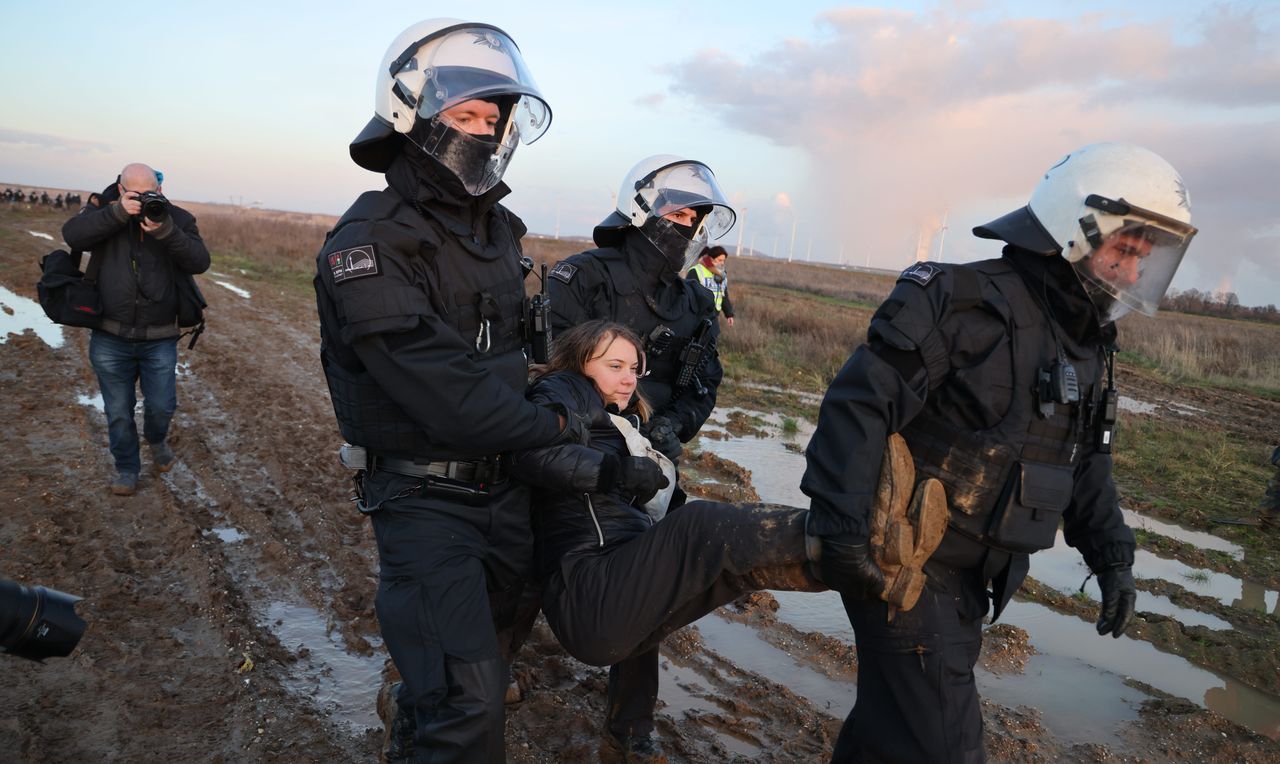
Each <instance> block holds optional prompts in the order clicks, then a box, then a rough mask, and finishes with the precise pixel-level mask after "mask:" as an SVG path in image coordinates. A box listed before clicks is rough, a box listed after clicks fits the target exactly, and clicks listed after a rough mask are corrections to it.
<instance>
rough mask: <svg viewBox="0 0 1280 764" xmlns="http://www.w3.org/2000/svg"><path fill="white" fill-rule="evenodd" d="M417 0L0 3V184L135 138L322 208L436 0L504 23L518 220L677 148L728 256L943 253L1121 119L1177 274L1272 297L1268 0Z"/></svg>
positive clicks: (352, 178)
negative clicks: (1162, 191) (1162, 174)
mask: <svg viewBox="0 0 1280 764" xmlns="http://www.w3.org/2000/svg"><path fill="white" fill-rule="evenodd" d="M423 8H424V7H423V6H420V5H415V6H412V7H411V6H410V5H408V4H406V5H405V6H404V7H401V8H397V7H387V8H385V9H379V10H378V11H377V12H370V11H369V10H368V6H367V5H365V4H355V3H350V4H348V3H335V2H324V1H323V0H315V1H314V2H308V3H300V2H278V3H263V2H257V3H247V2H221V3H218V4H216V5H214V4H207V3H200V4H196V3H187V2H170V3H166V4H164V5H162V6H155V8H154V11H146V10H144V9H142V8H138V9H136V10H130V11H129V12H127V13H122V12H121V11H120V9H119V7H118V6H113V5H111V4H104V3H100V2H99V3H89V2H63V3H19V2H16V1H15V0H0V28H2V29H4V30H6V32H5V34H4V38H5V46H6V54H7V55H6V58H7V60H9V61H11V62H19V61H20V62H23V63H22V65H21V66H10V67H7V68H6V70H5V71H4V73H3V74H0V183H3V184H10V183H21V184H27V185H33V186H52V187H59V188H79V189H84V190H96V189H100V188H102V187H103V186H105V185H106V184H107V183H109V182H110V181H111V180H112V179H113V178H114V177H115V175H116V174H117V173H118V172H119V171H120V168H121V167H122V166H123V165H124V164H126V163H128V162H131V161H142V162H146V163H149V164H151V165H153V166H154V167H156V168H158V169H160V170H162V171H163V172H164V174H165V183H164V190H165V192H166V193H167V194H168V195H169V196H171V197H173V198H174V199H179V200H183V199H185V200H193V201H210V202H230V203H243V204H250V203H258V204H261V205H262V206H265V207H269V208H274V209H287V210H298V211H304V212H321V213H328V214H340V213H341V212H342V211H343V210H344V209H345V208H346V206H347V205H348V204H350V202H351V201H352V200H353V199H354V198H355V197H356V196H357V195H358V194H359V193H360V192H361V191H363V190H366V189H369V188H377V187H380V186H381V185H382V179H381V178H380V177H379V176H377V175H375V174H373V173H370V172H368V171H365V170H362V169H360V168H359V167H357V166H356V165H355V164H353V163H352V162H351V160H350V158H349V157H348V154H347V144H348V143H349V142H350V141H351V139H352V138H353V137H355V135H356V134H357V133H358V132H359V131H360V129H361V128H362V127H363V126H364V124H365V123H366V122H367V121H368V119H369V118H370V117H371V116H372V115H373V104H374V86H375V82H376V78H377V67H378V64H379V63H380V61H381V60H382V57H383V53H384V52H385V50H386V47H387V45H388V44H389V43H390V42H391V40H392V39H393V38H395V37H396V35H398V34H399V33H400V32H401V31H402V30H403V29H405V28H406V27H408V26H409V25H411V24H413V23H414V22H417V21H421V20H422V19H423V18H426V17H428V16H427V15H426V14H430V15H438V16H452V17H456V18H463V19H468V20H475V21H484V22H487V23H491V24H494V25H496V26H498V27H500V28H502V29H504V30H505V31H506V32H508V33H509V34H510V35H511V36H512V37H513V38H514V39H515V41H516V43H517V44H518V45H519V46H520V48H521V51H522V53H523V55H524V59H525V62H526V63H527V64H528V66H529V68H530V70H531V71H532V72H533V76H534V78H535V79H536V80H537V83H538V85H539V88H540V89H541V91H542V93H543V95H544V96H545V97H546V99H547V101H548V103H549V104H550V106H551V109H552V113H553V119H552V124H551V127H550V129H549V130H548V132H547V134H546V135H545V136H544V137H543V138H542V139H541V140H539V141H537V142H536V143H534V144H532V145H529V146H521V147H520V149H519V150H518V151H517V152H516V155H515V158H514V160H513V161H512V164H511V167H510V169H509V170H508V172H507V175H506V181H507V182H508V184H509V185H510V186H511V187H512V189H513V193H512V195H511V196H510V197H509V198H508V206H510V207H511V209H512V210H513V211H514V212H515V213H516V214H518V215H520V216H521V217H522V218H524V220H525V221H526V223H527V224H528V225H529V228H530V230H531V231H533V232H534V233H541V234H548V235H555V234H557V233H558V234H559V235H561V236H589V235H590V231H591V228H592V226H594V225H595V224H596V223H597V222H599V221H600V220H601V219H603V218H604V217H605V215H606V214H607V213H608V212H609V211H610V210H611V209H612V208H613V204H614V199H615V195H616V193H617V188H618V185H619V183H620V182H621V180H622V178H623V176H624V175H625V174H626V172H627V170H628V169H629V168H630V167H631V166H632V165H633V164H635V163H636V162H638V161H639V160H640V159H642V158H644V157H646V156H649V155H652V154H676V155H680V156H685V157H689V158H694V159H698V160H701V161H703V162H705V163H706V164H708V165H709V166H710V167H711V168H712V170H713V171H714V172H715V174H716V177H717V180H718V181H719V183H720V186H721V187H722V188H723V189H724V191H725V193H726V194H727V195H728V196H729V197H730V201H731V202H732V203H733V205H734V207H735V208H736V210H737V212H738V216H739V224H738V225H737V226H736V227H735V228H734V229H733V230H731V231H730V232H729V233H728V234H726V235H725V236H724V237H723V238H722V239H721V242H720V243H722V244H725V245H727V246H728V248H729V250H730V252H731V253H732V252H735V251H736V250H737V248H738V247H739V246H741V247H742V248H743V249H744V250H746V249H754V250H756V251H758V252H760V253H762V254H768V255H773V256H777V257H788V256H790V257H791V258H793V259H794V260H798V261H804V260H812V261H815V262H817V261H825V262H843V263H847V264H852V265H859V266H870V267H874V268H886V269H899V268H903V267H905V266H906V265H908V264H909V263H910V262H912V261H913V260H915V259H916V258H917V257H918V256H924V257H928V258H929V259H934V260H943V261H946V262H966V261H971V260H977V259H982V258H985V257H993V256H996V255H997V254H998V253H999V245H998V243H996V242H989V241H983V240H979V239H976V238H974V237H973V236H972V235H971V234H970V229H971V228H972V227H973V226H974V225H977V224H980V223H983V222H986V221H987V220H990V219H992V218H994V217H997V216H999V215H1001V214H1003V213H1005V212H1007V211H1009V210H1012V209H1015V208H1017V207H1020V206H1022V205H1023V204H1025V203H1026V201H1027V199H1028V197H1029V196H1030V193H1031V191H1032V189H1033V188H1034V187H1035V184H1036V182H1037V181H1038V180H1039V178H1040V176H1041V173H1043V171H1044V170H1046V169H1048V168H1049V167H1050V166H1052V165H1053V164H1055V163H1056V162H1057V161H1058V160H1059V159H1060V158H1061V157H1062V156H1063V155H1065V154H1066V153H1068V152H1070V151H1071V150H1073V149H1076V148H1079V147H1080V146H1083V145H1086V144H1089V143H1095V142H1100V141H1123V142H1129V143H1135V144H1139V145H1142V146H1145V147H1147V148H1149V149H1151V150H1153V151H1155V152H1156V153H1158V154H1160V155H1161V156H1163V157H1164V158H1165V159H1167V160H1168V161H1169V162H1170V163H1171V164H1172V165H1173V166H1174V167H1175V168H1177V169H1178V171H1179V172H1180V173H1181V174H1182V176H1183V178H1184V180H1185V182H1186V186H1187V188H1188V189H1189V191H1190V196H1191V202H1192V223H1193V224H1194V225H1196V226H1197V227H1198V228H1199V229H1200V233H1199V234H1198V235H1197V237H1196V239H1195V241H1194V242H1193V243H1192V245H1191V248H1190V250H1189V253H1188V255H1187V257H1186V260H1185V261H1184V263H1183V266H1182V268H1181V269H1180V271H1179V273H1178V276H1177V277H1176V278H1175V280H1174V284H1173V285H1174V287H1175V288H1178V289H1188V288H1196V289H1200V290H1209V291H1219V290H1220V291H1232V292H1235V293H1236V294H1237V295H1238V297H1239V299H1240V301H1241V302H1242V303H1243V304H1245V305H1267V304H1280V3H1275V2H1269V1H1268V0H1255V1H1254V2H1246V1H1244V0H1241V1H1238V2H1236V1H1228V2H1220V3H1216V4H1212V3H1205V2H1191V1H1190V0H1159V1H1157V0H1131V2H1128V3H1113V2H1102V1H1100V0H1074V1H1073V2H1069V3H1062V2H1026V1H1024V0H1011V1H1009V2H984V1H982V0H949V1H945V2H892V3H881V4H878V5H858V6H853V5H840V4H836V3H831V2H818V1H816V0H789V1H788V2H786V3H776V2H732V3H730V2H719V1H718V0H714V1H713V0H705V1H704V2H701V3H687V2H681V3H676V2H667V0H650V1H649V2H647V3H643V4H635V3H626V4H623V3H610V2H603V1H597V2H544V3H532V2H519V3H517V2H507V1H506V0H492V1H491V2H487V3H483V4H477V3H474V2H468V3H463V2H437V3H432V4H430V6H429V7H428V8H427V9H426V10H425V11H424V10H423ZM211 9H214V10H211ZM477 9H481V10H482V11H483V13H484V14H485V15H484V17H482V18H481V17H475V16H474V15H473V12H474V11H476V10H477ZM730 267H732V266H730Z"/></svg>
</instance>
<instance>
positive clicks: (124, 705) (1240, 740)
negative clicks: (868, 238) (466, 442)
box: [0, 206, 1280, 762]
mask: <svg viewBox="0 0 1280 764" xmlns="http://www.w3.org/2000/svg"><path fill="white" fill-rule="evenodd" d="M61 220H62V218H61V216H58V215H54V214H52V212H41V211H36V212H29V211H24V210H13V209H6V208H5V207H3V206H0V284H2V285H3V286H5V287H7V288H8V289H10V290H12V291H13V292H16V293H17V294H18V295H20V296H24V297H28V298H34V296H35V290H34V282H35V280H36V278H37V275H38V274H37V267H36V262H37V260H38V258H39V256H40V255H42V254H43V253H44V252H46V251H47V250H48V249H50V248H51V245H52V242H49V241H47V240H45V239H43V238H38V237H35V236H32V235H31V234H30V233H29V232H30V231H36V232H44V233H48V234H52V235H53V236H54V237H55V239H56V238H57V232H58V229H59V227H60V224H61ZM215 270H216V269H215ZM200 281H201V286H202V287H203V289H204V292H205V294H206V296H207V298H208V301H209V303H210V307H209V310H208V316H209V320H210V327H209V330H208V331H207V332H206V334H205V335H204V337H202V338H201V339H200V342H199V344H198V345H197V347H196V348H195V349H194V350H186V349H185V345H184V349H183V350H182V352H181V353H180V363H181V374H180V376H179V388H178V389H179V400H180V408H179V412H178V415H177V418H176V421H175V424H174V429H173V435H172V442H173V445H174V448H175V450H176V451H177V453H178V455H179V458H180V464H179V465H178V466H177V467H176V468H175V469H174V470H173V471H172V472H170V473H168V474H166V475H163V476H161V475H159V474H157V473H155V472H154V471H153V470H152V469H151V468H150V465H149V463H148V462H147V460H146V454H145V452H144V472H143V476H142V482H141V485H140V489H139V492H138V494H137V495H136V496H133V497H129V498H121V497H114V496H112V495H110V493H109V492H108V490H107V483H108V481H109V479H110V475H111V462H110V457H109V455H108V453H107V448H106V431H105V426H104V423H103V417H102V414H101V413H100V411H98V410H97V409H95V408H94V407H93V406H92V405H86V404H85V403H82V402H81V401H80V400H79V398H80V396H87V397H90V398H91V397H92V396H94V395H95V394H96V391H97V387H96V382H95V380H94V378H93V375H92V372H91V370H90V368H89V364H88V360H87V355H86V353H87V334H86V333H85V332H84V331H81V330H67V331H66V332H65V337H66V341H65V344H63V345H62V346H61V347H58V348H51V347H50V346H49V345H47V344H46V343H45V342H44V341H42V340H40V339H38V338H37V337H35V336H34V335H33V334H31V333H29V332H28V333H26V334H23V335H21V336H10V337H9V338H8V340H7V341H6V342H3V343H0V422H3V425H2V426H3V431H2V433H3V442H4V453H5V470H4V472H5V478H4V479H3V480H0V574H2V575H5V576H7V577H9V578H13V579H16V580H18V581H20V582H23V583H28V584H44V585H47V586H50V587H53V588H57V589H61V590H63V591H67V592H72V593H75V594H78V595H80V596H82V597H84V598H85V599H84V601H83V602H82V603H81V604H80V605H79V612H80V614H81V615H82V616H83V617H84V619H85V620H86V621H87V622H88V624H89V627H88V630H87V632H86V633H85V636H84V638H83V640H82V641H81V643H80V646H79V647H78V649H77V650H76V652H75V653H74V654H73V655H72V656H71V657H70V658H67V659H54V660H50V661H48V662H47V663H46V664H44V665H39V664H35V663H31V662H27V661H23V660H19V659H15V658H9V657H2V656H0V666H2V667H3V668H4V670H5V674H6V677H5V680H4V681H3V682H0V760H2V761H24V762H25V761H30V762H63V761H127V762H142V761H174V760H181V759H187V760H193V761H202V762H205V761H208V762H239V761H282V762H284V761H287V762H309V761H310V762H338V761H374V760H376V758H377V755H378V750H379V745H380V741H381V736H382V733H381V729H380V728H378V727H377V726H376V725H377V721H376V718H373V717H371V716H370V711H371V709H372V705H373V700H372V693H373V692H375V691H376V689H377V688H376V686H374V685H376V684H377V679H376V669H377V667H378V665H379V664H380V660H381V658H382V656H383V654H384V653H383V651H382V649H381V647H380V646H379V645H380V642H379V640H378V638H377V625H376V622H375V619H374V613H373V594H374V588H375V585H376V563H377V560H376V552H375V549H374V546H373V543H372V535H371V532H370V529H369V526H368V523H367V522H366V521H365V520H364V518H363V517H361V516H360V515H359V514H358V513H357V512H356V511H355V510H354V508H353V507H352V505H351V504H350V503H349V502H348V501H347V500H346V497H347V496H348V494H349V490H348V477H347V475H346V473H344V472H343V470H342V469H341V468H340V467H339V465H338V464H337V460H336V458H335V455H334V454H335V449H336V445H337V443H338V435H337V432H336V429H335V426H334V422H333V415H332V411H331V409H330V406H329V401H328V396H327V392H326V387H325V384H324V379H323V376H322V374H321V370H320V367H319V364H318V362H317V346H318V337H317V330H316V322H315V317H314V305H313V298H312V296H311V295H310V294H309V293H307V292H306V291H305V290H301V289H298V288H297V287H287V286H286V287H276V286H272V285H270V284H268V283H265V282H258V283H254V282H250V281H245V280H243V279H241V278H238V276H237V275H236V274H226V275H206V276H203V277H201V280H200ZM216 281H224V282H227V283H230V284H232V285H234V286H236V287H239V288H240V289H243V290H247V291H248V292H250V294H251V296H250V297H248V298H246V297H243V296H240V295H238V294H236V293H234V292H233V291H231V290H229V289H227V288H224V287H223V286H220V285H219V284H217V283H215V282H216ZM725 403H726V404H732V403H733V401H732V400H726V401H725ZM1235 403H1236V402H1235V401H1233V400H1231V399H1223V400H1222V401H1221V402H1220V404H1218V405H1221V406H1222V407H1223V410H1224V411H1233V410H1235V409H1234V406H1235ZM1242 403H1243V406H1244V408H1243V409H1241V410H1240V411H1239V413H1238V416H1240V417H1249V416H1255V415H1256V413H1254V410H1253V409H1250V408H1249V406H1250V405H1252V404H1254V403H1256V401H1249V400H1246V401H1243V402H1242ZM1270 411H1271V413H1272V414H1274V413H1275V412H1274V409H1271V410H1270ZM697 473H698V474H699V475H700V476H702V477H704V478H708V479H713V480H715V481H716V482H717V484H719V485H721V486H725V485H729V486H735V485H736V486H738V488H737V489H734V490H740V491H741V492H742V493H741V496H742V497H743V498H746V497H749V496H750V493H748V492H749V491H750V486H749V485H748V484H746V481H748V480H749V476H748V475H742V474H735V473H733V472H732V466H731V465H723V464H718V463H717V462H716V460H715V459H714V458H704V459H701V460H699V461H698V463H697ZM716 490H718V491H723V490H730V489H725V488H718V489H716ZM735 498H737V496H735ZM772 611H773V603H772V598H771V597H770V596H769V595H767V594H762V595H757V596H755V597H752V598H750V599H748V600H747V601H744V602H742V603H739V604H738V606H735V607H730V608H726V609H725V610H724V612H723V617H725V618H727V619H730V620H733V621H736V622H740V623H746V624H748V625H749V626H751V627H752V628H754V629H757V630H758V631H759V633H760V634H761V636H762V637H763V638H764V639H765V640H766V641H768V642H771V643H772V644H774V645H777V646H779V647H782V648H783V649H785V650H786V651H787V652H789V653H791V654H792V655H794V656H798V657H800V658H801V659H802V660H804V661H805V662H807V663H809V664H810V665H812V666H813V667H814V668H815V669H816V670H818V671H820V672H822V673H824V674H826V675H827V676H830V677H832V678H834V679H837V680H841V681H853V678H854V677H855V676H856V655H855V653H854V651H853V650H852V649H851V648H850V647H849V646H848V645H846V644H845V643H843V642H841V641H839V640H836V639H833V638H830V637H826V636H823V635H818V634H805V633H800V632H797V631H796V630H795V629H794V628H792V627H790V626H788V625H786V624H782V623H780V622H778V621H777V619H776V618H775V617H774V616H773V612H772ZM298 613H302V614H312V615H314V617H315V619H316V620H317V622H318V623H319V624H321V626H322V631H324V630H327V632H328V634H329V637H327V639H330V640H332V641H333V642H335V643H337V644H340V645H342V646H343V647H345V649H346V650H347V651H349V652H350V653H351V654H353V655H355V656H357V657H359V656H364V657H363V658H360V659H359V660H358V661H357V663H358V670H352V669H348V668H343V667H342V666H341V665H333V664H334V662H332V661H331V662H330V665H325V664H324V662H323V661H320V660H319V659H320V658H321V657H322V656H321V649H322V648H323V647H324V645H323V644H317V640H316V639H315V638H314V637H313V638H311V639H310V640H309V641H306V643H305V644H304V643H303V641H300V640H298V639H297V638H296V637H291V636H287V635H288V634H289V633H290V632H289V631H288V628H287V627H288V626H289V624H286V623H284V622H283V621H284V620H285V619H286V618H289V617H290V615H289V614H298ZM281 614H283V616H282V615H281ZM1271 624H1272V626H1273V627H1274V620H1273V621H1271ZM1263 625H1265V623H1264V624H1263ZM996 629H997V630H993V632H992V633H991V634H990V636H989V638H988V640H987V649H986V654H985V655H984V659H983V660H984V665H987V666H988V667H991V668H992V669H993V670H1004V671H1018V670H1020V667H1021V665H1022V664H1023V662H1024V661H1025V660H1026V656H1027V654H1028V651H1029V650H1030V649H1032V648H1031V647H1030V646H1029V645H1028V644H1027V641H1026V638H1025V634H1020V633H1018V632H1019V630H1017V629H1016V628H1012V627H996ZM280 634H286V637H284V638H281V636H279V635H280ZM325 639H326V638H325V637H323V634H322V636H321V638H320V639H319V640H318V641H319V642H324V640H325ZM370 666H372V667H373V672H374V673H373V674H370V673H369V667H370ZM663 667H664V669H665V672H666V676H667V680H666V681H668V682H672V683H674V684H677V685H678V686H679V689H680V690H681V691H682V692H681V696H682V697H683V698H684V700H683V701H682V704H683V706H685V708H676V707H674V706H664V707H661V708H660V710H659V717H660V718H659V734H660V736H661V738H662V740H663V744H664V746H665V747H666V749H667V750H668V752H669V753H670V755H671V759H672V761H676V762H720V761H730V760H738V761H746V760H755V761H788V762H789V761H804V762H808V761H815V762H816V761H825V758H826V756H827V755H828V753H829V751H830V748H831V745H832V742H833V740H834V737H835V735H836V733H837V731H838V728H839V723H840V719H841V717H843V715H844V714H845V713H846V712H847V709H846V708H818V707H816V706H815V705H814V704H812V703H810V702H809V701H808V700H806V699H804V698H802V697H800V696H798V695H796V694H795V693H793V692H792V691H791V690H790V689H788V688H787V687H783V686H781V685H779V684H776V683H774V682H771V681H769V680H768V679H766V678H764V677H762V676H758V675H755V674H753V673H751V672H749V671H746V670H744V669H742V668H740V667H738V666H736V665H734V664H733V663H732V661H730V660H727V659H725V658H724V657H722V656H720V655H718V654H717V653H715V652H714V651H712V650H709V649H708V648H706V646H705V645H704V644H703V642H702V639H701V636H700V634H699V632H698V631H697V630H696V628H690V629H686V630H684V631H682V632H681V633H679V634H677V635H675V636H673V637H672V638H671V639H669V640H668V642H667V644H666V645H664V662H663ZM360 671H363V672H364V673H363V674H361V673H360ZM357 676H360V677H363V678H362V679H356V677H357ZM514 676H515V677H516V680H517V682H518V684H519V686H520V688H521V691H522V696H523V698H522V700H520V701H519V702H518V703H515V704H512V705H510V706H508V712H509V713H508V728H507V729H508V734H507V740H508V753H509V758H510V759H511V760H512V761H515V762H558V761H569V762H573V761H593V760H594V759H595V753H594V751H595V744H596V740H597V735H598V732H597V730H598V724H599V720H600V719H601V717H602V715H603V697H604V696H603V691H604V678H605V672H604V670H602V669H596V668H590V667H586V666H584V665H582V664H580V663H578V662H577V661H575V660H573V659H572V658H569V657H568V656H567V655H566V654H565V653H564V652H563V651H562V650H561V649H560V648H559V647H558V646H557V645H556V643H555V641H554V638H553V637H552V636H551V635H550V633H549V631H548V630H547V629H546V628H545V626H541V625H540V626H539V628H538V629H536V630H535V634H534V636H533V638H532V639H531V640H530V642H529V644H528V645H526V647H525V649H524V651H523V652H522V653H521V654H520V656H519V657H518V659H517V661H516V664H515V666H514ZM675 677H680V678H679V679H678V680H677V679H675ZM354 682H359V683H362V684H363V685H365V686H362V687H354V688H352V687H347V688H345V691H344V689H343V688H341V687H339V688H338V690H337V691H336V693H330V690H332V687H333V685H335V684H337V685H341V684H343V683H347V684H351V683H354ZM361 693H364V695H361ZM331 695H336V697H337V699H336V700H334V699H333V698H332V697H331ZM361 697H364V698H366V699H365V700H360V699H359V698H361ZM353 704H367V705H366V707H365V708H363V709H362V708H352V707H351V706H352V705H353ZM352 718H355V719H357V721H356V722H354V723H353V722H352V721H351V719H352ZM359 719H365V720H366V724H361V723H360V722H359V721H358V720H359ZM986 719H987V723H988V730H987V745H988V749H989V751H990V753H991V757H992V759H993V760H994V761H1057V760H1076V761H1095V760H1102V761H1165V760H1178V761H1220V762H1235V761H1251V762H1253V761H1256V762H1261V761H1278V760H1280V748H1278V747H1277V744H1276V743H1275V742H1274V741H1272V740H1268V739H1266V738H1263V737H1260V736H1258V735H1256V734H1253V733H1251V732H1249V731H1247V730H1245V729H1243V728H1241V727H1239V726H1237V725H1235V724H1232V723H1231V722H1228V721H1226V720H1224V719H1222V718H1221V717H1218V716H1216V715H1215V714H1213V713H1211V712H1208V711H1205V710H1203V709H1201V708H1199V707H1198V706H1196V705H1194V704H1191V703H1188V702H1186V701H1181V700H1179V699H1175V698H1165V699H1161V700H1156V701H1152V702H1149V703H1148V704H1147V705H1146V707H1145V709H1144V712H1143V714H1142V717H1141V719H1140V721H1139V722H1137V723H1135V724H1132V725H1130V726H1129V728H1128V729H1126V730H1125V733H1124V737H1125V739H1126V741H1128V743H1129V746H1128V748H1127V749H1126V750H1125V751H1112V750H1109V749H1107V748H1104V747H1101V746H1098V745H1096V744H1093V743H1090V742H1089V741H1087V740H1059V739H1055V738H1054V737H1053V736H1051V735H1050V734H1049V733H1048V732H1046V730H1045V728H1044V726H1043V725H1042V724H1041V723H1040V720H1039V715H1038V713H1037V711H1036V710H1035V709H1031V708H1002V707H999V706H995V705H992V704H986Z"/></svg>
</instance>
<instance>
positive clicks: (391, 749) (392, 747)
mask: <svg viewBox="0 0 1280 764" xmlns="http://www.w3.org/2000/svg"><path fill="white" fill-rule="evenodd" d="M399 694H400V683H399V682H396V683H395V684H393V685H391V707H392V708H394V709H395V711H394V714H395V715H394V716H393V717H392V718H391V724H390V725H388V726H387V728H386V733H385V734H384V735H383V738H382V760H383V761H385V762H386V764H411V762H412V761H413V733H414V732H415V731H416V729H417V726H418V725H417V723H416V722H415V721H414V718H413V713H412V712H411V711H407V710H405V709H404V708H401V707H400V704H399V703H397V702H396V700H395V699H396V696H397V695H399Z"/></svg>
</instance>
